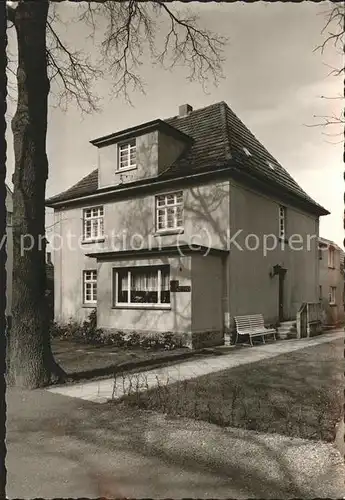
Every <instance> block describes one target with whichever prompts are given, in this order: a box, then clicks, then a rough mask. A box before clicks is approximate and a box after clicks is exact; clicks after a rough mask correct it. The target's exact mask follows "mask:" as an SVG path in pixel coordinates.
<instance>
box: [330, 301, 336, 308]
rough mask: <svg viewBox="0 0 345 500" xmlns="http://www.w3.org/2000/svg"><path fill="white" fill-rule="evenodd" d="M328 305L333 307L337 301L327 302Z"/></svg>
mask: <svg viewBox="0 0 345 500" xmlns="http://www.w3.org/2000/svg"><path fill="white" fill-rule="evenodd" d="M329 305H330V306H333V307H334V306H336V305H337V303H336V302H329Z"/></svg>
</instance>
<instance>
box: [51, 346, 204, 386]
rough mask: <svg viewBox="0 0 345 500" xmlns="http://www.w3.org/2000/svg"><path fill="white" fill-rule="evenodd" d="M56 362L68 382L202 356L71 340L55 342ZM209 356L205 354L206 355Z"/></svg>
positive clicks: (182, 351)
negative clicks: (95, 344) (96, 344)
mask: <svg viewBox="0 0 345 500" xmlns="http://www.w3.org/2000/svg"><path fill="white" fill-rule="evenodd" d="M51 344H52V351H53V354H54V358H55V360H56V361H57V362H58V363H59V365H60V366H61V367H62V368H63V370H64V371H65V372H66V373H67V375H68V380H67V382H68V381H69V382H71V383H73V382H76V381H80V380H87V379H91V378H92V379H93V378H102V377H109V376H111V375H112V374H113V373H114V372H115V371H117V370H118V369H121V370H124V371H125V370H127V369H128V370H130V369H131V367H133V368H136V367H140V366H148V365H150V364H155V363H157V364H161V363H163V364H166V363H171V362H173V361H174V359H176V360H181V358H184V357H185V358H187V357H190V356H198V353H194V352H193V351H191V350H190V349H188V348H178V349H173V350H171V351H170V350H166V349H144V348H140V347H133V348H128V347H127V348H126V347H114V346H111V345H99V346H94V345H89V344H82V343H78V342H73V341H71V340H60V339H52V340H51ZM204 356H205V355H204Z"/></svg>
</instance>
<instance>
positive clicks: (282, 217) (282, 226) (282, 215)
mask: <svg viewBox="0 0 345 500" xmlns="http://www.w3.org/2000/svg"><path fill="white" fill-rule="evenodd" d="M285 237H286V208H285V207H282V206H281V205H280V206H279V238H283V239H285Z"/></svg>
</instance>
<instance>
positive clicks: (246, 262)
mask: <svg viewBox="0 0 345 500" xmlns="http://www.w3.org/2000/svg"><path fill="white" fill-rule="evenodd" d="M284 206H286V205H284ZM278 210H279V200H277V199H272V198H268V197H266V196H264V195H261V194H259V193H256V192H253V191H251V190H249V189H248V188H246V187H244V186H242V185H240V184H239V183H236V182H231V187H230V214H231V219H230V242H229V249H230V259H229V262H230V264H229V271H228V272H229V275H228V276H229V309H230V315H231V323H232V324H233V317H234V316H236V315H241V314H257V313H262V314H263V315H264V318H265V320H266V321H267V322H275V321H277V320H278V311H279V304H278V302H279V301H278V297H279V295H278V292H279V289H278V276H275V277H272V278H271V277H270V271H271V270H272V268H273V266H274V265H277V264H278V265H281V266H282V267H284V268H286V269H287V273H286V277H285V286H284V298H285V300H284V311H285V312H286V317H285V319H287V320H288V319H294V318H295V316H296V312H297V310H298V308H299V306H300V304H301V303H302V302H306V301H310V302H314V301H316V300H318V297H317V293H318V292H317V290H318V266H317V260H316V259H317V236H318V219H317V217H313V216H310V215H307V214H305V213H303V212H301V211H299V210H297V209H295V208H293V207H290V206H286V216H287V223H286V231H287V237H289V236H291V235H293V234H295V233H298V234H300V235H301V237H302V239H303V242H304V245H303V247H304V248H303V250H299V251H296V250H295V251H294V250H292V249H291V248H289V245H286V244H285V248H283V247H282V244H281V243H280V244H279V245H276V247H275V248H274V249H273V250H271V251H268V250H267V251H266V255H264V235H267V236H266V238H267V246H274V238H273V237H269V236H268V235H276V236H278V235H279V232H278V231H279V225H278V213H279V212H278ZM241 230H242V232H240V234H239V235H238V237H236V242H237V243H238V244H239V247H240V248H238V247H237V246H236V245H235V244H234V243H233V242H231V238H234V236H235V234H236V232H237V231H241ZM250 234H254V235H256V236H257V237H258V240H257V238H256V237H254V236H249V235H250ZM308 234H309V235H311V236H312V237H311V238H310V240H309V241H310V243H309V248H310V250H308V245H307V242H308ZM246 238H247V245H246V244H245V243H246ZM257 245H259V246H258V248H256V246H257ZM248 247H249V248H252V249H253V250H250V249H249V248H248ZM295 247H296V248H297V247H299V248H300V247H301V245H295ZM255 248H256V249H255ZM241 249H243V250H241Z"/></svg>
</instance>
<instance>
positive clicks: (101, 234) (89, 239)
mask: <svg viewBox="0 0 345 500" xmlns="http://www.w3.org/2000/svg"><path fill="white" fill-rule="evenodd" d="M96 209H98V210H102V215H98V216H91V217H85V213H86V212H87V211H89V210H91V213H92V210H96ZM87 220H89V221H91V226H90V236H89V237H88V236H87V234H86V221H87ZM93 220H97V221H98V222H97V236H93V235H92V229H93V227H92V221H93ZM82 231H83V233H82V234H83V239H82V241H83V242H84V243H85V242H93V241H103V240H104V205H96V206H92V207H86V208H83V210H82Z"/></svg>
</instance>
